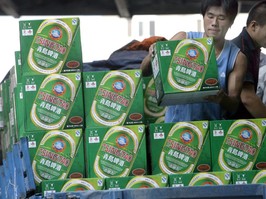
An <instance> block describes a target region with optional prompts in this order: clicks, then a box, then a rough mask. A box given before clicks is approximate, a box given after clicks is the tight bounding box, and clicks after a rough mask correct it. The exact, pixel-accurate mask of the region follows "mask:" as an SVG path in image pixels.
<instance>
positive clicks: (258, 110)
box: [241, 82, 266, 118]
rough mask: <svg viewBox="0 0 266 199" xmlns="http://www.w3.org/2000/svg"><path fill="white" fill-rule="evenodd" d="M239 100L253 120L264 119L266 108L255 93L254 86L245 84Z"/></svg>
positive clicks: (248, 83)
mask: <svg viewBox="0 0 266 199" xmlns="http://www.w3.org/2000/svg"><path fill="white" fill-rule="evenodd" d="M241 100H242V103H243V104H244V106H245V107H246V109H247V110H248V111H249V112H250V114H251V115H252V116H253V117H254V118H266V106H265V105H264V104H263V103H262V101H261V99H260V98H259V96H257V95H256V93H255V88H254V84H252V83H250V82H245V83H244V85H243V89H242V92H241Z"/></svg>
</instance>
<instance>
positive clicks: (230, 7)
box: [201, 0, 238, 23]
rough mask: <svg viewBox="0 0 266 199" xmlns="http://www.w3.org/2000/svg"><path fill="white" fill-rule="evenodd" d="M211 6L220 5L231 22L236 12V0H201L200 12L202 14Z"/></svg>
mask: <svg viewBox="0 0 266 199" xmlns="http://www.w3.org/2000/svg"><path fill="white" fill-rule="evenodd" d="M211 6H219V7H222V8H223V9H224V11H225V13H226V15H227V16H228V17H229V18H230V21H231V22H232V23H233V22H234V20H235V18H236V15H237V13H238V1H237V0H202V2H201V14H202V16H204V15H205V14H206V11H207V9H208V8H209V7H211Z"/></svg>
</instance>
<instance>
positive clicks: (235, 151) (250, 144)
mask: <svg viewBox="0 0 266 199" xmlns="http://www.w3.org/2000/svg"><path fill="white" fill-rule="evenodd" d="M265 124H266V123H265V119H240V120H216V121H210V138H211V152H212V166H213V171H246V170H252V169H253V167H254V164H255V162H256V159H257V156H258V154H259V152H260V150H261V144H262V142H263V138H264V135H265V129H266V125H265Z"/></svg>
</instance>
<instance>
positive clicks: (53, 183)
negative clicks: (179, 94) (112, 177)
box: [42, 178, 104, 197]
mask: <svg viewBox="0 0 266 199" xmlns="http://www.w3.org/2000/svg"><path fill="white" fill-rule="evenodd" d="M103 189H104V179H101V178H78V179H65V180H44V181H43V182H42V194H43V196H44V197H49V196H50V197H51V196H52V194H54V193H56V192H77V191H88V190H92V191H93V190H103Z"/></svg>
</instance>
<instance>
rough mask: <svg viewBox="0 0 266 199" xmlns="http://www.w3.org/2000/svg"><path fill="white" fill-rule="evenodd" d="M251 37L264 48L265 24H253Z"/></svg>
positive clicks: (265, 45) (265, 38)
mask: <svg viewBox="0 0 266 199" xmlns="http://www.w3.org/2000/svg"><path fill="white" fill-rule="evenodd" d="M253 39H254V41H255V42H256V43H257V45H258V46H259V47H263V48H266V25H264V26H260V25H256V26H255V29H254V35H253Z"/></svg>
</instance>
